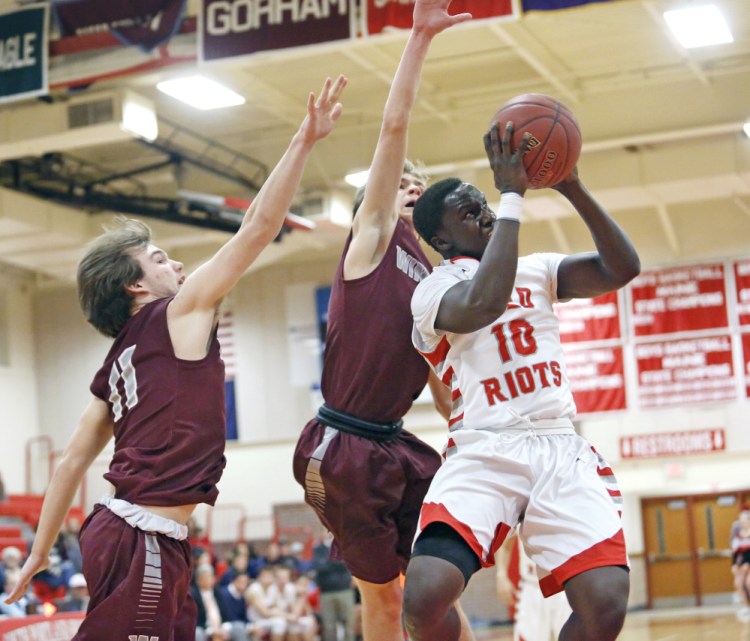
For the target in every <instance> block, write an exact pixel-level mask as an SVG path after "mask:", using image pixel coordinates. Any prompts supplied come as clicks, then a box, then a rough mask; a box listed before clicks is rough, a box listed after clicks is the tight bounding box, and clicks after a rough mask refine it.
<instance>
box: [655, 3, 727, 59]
mask: <svg viewBox="0 0 750 641" xmlns="http://www.w3.org/2000/svg"><path fill="white" fill-rule="evenodd" d="M664 20H666V22H667V25H669V28H670V29H671V30H672V33H673V34H674V36H675V38H677V40H678V42H679V43H680V44H681V45H682V46H683V47H685V48H686V49H692V48H694V47H706V46H709V45H718V44H726V43H728V42H734V38H732V34H731V32H730V31H729V27H728V26H727V23H726V20H724V16H722V15H721V13H720V12H719V10H718V9H717V8H716V5H713V4H707V5H702V6H699V7H687V8H685V9H675V10H673V11H665V12H664Z"/></svg>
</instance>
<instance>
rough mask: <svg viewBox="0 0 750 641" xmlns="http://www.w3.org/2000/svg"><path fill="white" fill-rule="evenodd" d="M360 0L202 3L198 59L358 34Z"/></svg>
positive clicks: (221, 0) (219, 0) (223, 0)
mask: <svg viewBox="0 0 750 641" xmlns="http://www.w3.org/2000/svg"><path fill="white" fill-rule="evenodd" d="M356 1H357V0H268V2H257V1H256V0H203V3H202V6H201V10H200V12H199V14H198V22H199V24H198V56H199V59H200V60H201V61H203V62H209V61H213V60H222V59H226V58H233V57H236V56H245V55H250V54H253V53H258V52H260V51H270V50H274V49H288V48H291V47H302V46H308V45H314V44H322V43H325V42H333V41H336V40H346V39H349V38H353V37H354V36H355V31H356V24H355V20H356V18H355V10H354V9H355V2H356Z"/></svg>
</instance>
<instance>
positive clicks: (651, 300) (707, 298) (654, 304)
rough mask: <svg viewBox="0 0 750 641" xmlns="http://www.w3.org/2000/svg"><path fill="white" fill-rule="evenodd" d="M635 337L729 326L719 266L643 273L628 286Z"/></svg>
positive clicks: (694, 266) (722, 267)
mask: <svg viewBox="0 0 750 641" xmlns="http://www.w3.org/2000/svg"><path fill="white" fill-rule="evenodd" d="M630 293H631V297H630V298H631V309H630V314H631V320H632V327H633V332H634V333H635V336H656V335H658V334H674V333H677V332H691V331H696V330H706V329H724V328H726V327H727V325H728V320H727V319H728V315H727V301H726V294H725V285H724V266H723V265H722V264H721V263H715V264H710V265H691V266H685V267H677V268H674V269H665V270H663V271H652V272H644V273H643V274H641V275H640V276H638V278H636V279H635V280H634V281H633V282H632V284H631V285H630Z"/></svg>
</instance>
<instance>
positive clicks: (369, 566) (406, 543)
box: [294, 419, 441, 583]
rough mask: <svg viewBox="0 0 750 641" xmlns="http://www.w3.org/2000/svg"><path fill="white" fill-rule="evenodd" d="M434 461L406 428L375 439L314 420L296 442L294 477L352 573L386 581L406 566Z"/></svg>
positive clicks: (436, 461)
mask: <svg viewBox="0 0 750 641" xmlns="http://www.w3.org/2000/svg"><path fill="white" fill-rule="evenodd" d="M440 460H441V459H440V456H439V454H438V453H437V452H436V451H435V450H433V449H432V448H431V447H430V446H429V445H427V444H426V443H424V442H423V441H421V440H419V439H418V438H417V437H416V436H414V435H413V434H410V433H409V432H405V431H403V432H401V433H400V434H399V435H398V436H397V437H396V438H393V439H391V440H388V441H374V440H370V439H367V438H363V437H361V436H354V435H353V434H347V433H344V432H339V431H337V430H335V429H333V428H332V427H326V426H325V425H323V424H321V423H320V422H318V421H317V420H315V419H313V420H312V421H310V422H309V423H308V424H307V425H306V426H305V429H304V430H303V431H302V435H301V436H300V439H299V441H298V443H297V448H296V451H295V453H294V476H295V478H296V479H297V482H298V483H299V484H300V485H302V487H304V488H305V501H307V503H309V504H310V505H311V506H312V507H313V509H314V510H315V512H316V513H317V514H318V517H319V518H320V520H321V522H322V523H323V525H325V527H327V528H328V529H329V530H330V531H331V533H332V534H333V537H334V554H335V555H337V556H338V557H339V558H341V559H342V560H343V561H344V563H345V564H346V566H347V567H348V568H349V571H350V572H351V573H352V575H354V576H355V577H356V578H358V579H361V580H363V581H368V582H370V583H387V582H389V581H392V580H393V579H395V578H397V577H398V575H399V574H401V573H402V572H404V571H405V570H406V565H407V563H408V562H409V557H410V556H411V547H412V543H413V540H414V533H415V531H416V527H417V520H418V518H419V511H420V509H421V507H422V499H423V498H424V495H425V494H426V492H427V488H428V487H429V485H430V481H431V480H432V477H433V476H434V475H435V472H437V470H438V468H439V467H440Z"/></svg>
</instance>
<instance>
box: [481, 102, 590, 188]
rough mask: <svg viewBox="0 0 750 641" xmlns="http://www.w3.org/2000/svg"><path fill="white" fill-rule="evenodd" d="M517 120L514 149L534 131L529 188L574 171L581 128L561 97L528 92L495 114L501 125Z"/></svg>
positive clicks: (494, 119)
mask: <svg viewBox="0 0 750 641" xmlns="http://www.w3.org/2000/svg"><path fill="white" fill-rule="evenodd" d="M508 121H512V122H513V139H512V145H513V149H516V148H518V145H519V144H520V142H521V138H523V134H524V132H526V131H528V132H529V133H530V134H531V140H530V141H529V150H528V151H527V152H526V155H525V156H524V158H523V165H524V167H525V168H526V173H527V174H528V176H529V189H542V188H543V187H551V186H553V185H556V184H557V183H559V182H560V181H561V180H563V179H564V178H565V177H567V176H568V174H570V172H571V171H572V170H573V167H575V165H576V163H577V162H578V158H579V156H580V155H581V130H580V128H579V126H578V121H577V120H576V117H575V116H574V115H573V112H572V111H571V110H570V109H568V108H567V107H566V106H565V105H564V104H562V103H561V102H560V101H559V100H556V99H555V98H552V97H550V96H545V95H544V94H541V93H527V94H523V95H521V96H516V97H515V98H513V99H511V100H509V101H508V102H506V103H505V104H504V105H503V106H502V107H500V109H499V110H498V111H497V113H496V114H495V115H494V116H493V117H492V121H491V122H490V125H492V123H493V122H497V123H499V124H500V136H502V133H503V130H504V128H505V123H506V122H508Z"/></svg>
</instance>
